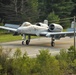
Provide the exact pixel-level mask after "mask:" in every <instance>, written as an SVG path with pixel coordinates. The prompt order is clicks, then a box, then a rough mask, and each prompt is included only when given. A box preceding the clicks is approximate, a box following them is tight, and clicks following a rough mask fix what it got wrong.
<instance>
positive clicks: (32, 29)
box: [17, 22, 62, 35]
mask: <svg viewBox="0 0 76 75" xmlns="http://www.w3.org/2000/svg"><path fill="white" fill-rule="evenodd" d="M57 28H60V30H62V27H61V26H60V25H59V26H58V25H57V27H56V28H55V30H56V29H57ZM48 29H49V26H48V25H46V24H44V23H40V26H38V25H33V24H31V23H29V22H24V23H23V24H22V26H21V27H19V28H18V29H17V31H18V33H21V34H36V35H39V33H41V32H48ZM57 30H58V31H59V29H57ZM60 32H61V31H60Z"/></svg>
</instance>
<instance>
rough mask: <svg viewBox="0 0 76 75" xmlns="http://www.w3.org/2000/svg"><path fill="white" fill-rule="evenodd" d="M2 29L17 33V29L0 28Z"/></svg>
mask: <svg viewBox="0 0 76 75" xmlns="http://www.w3.org/2000/svg"><path fill="white" fill-rule="evenodd" d="M0 29H5V30H9V31H13V32H17V29H15V28H10V27H5V26H0Z"/></svg>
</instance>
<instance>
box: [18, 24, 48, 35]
mask: <svg viewBox="0 0 76 75" xmlns="http://www.w3.org/2000/svg"><path fill="white" fill-rule="evenodd" d="M47 30H48V28H47V27H41V26H35V25H31V26H25V27H19V28H18V32H19V33H22V34H37V33H39V32H43V31H47Z"/></svg>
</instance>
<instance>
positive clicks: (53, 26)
mask: <svg viewBox="0 0 76 75" xmlns="http://www.w3.org/2000/svg"><path fill="white" fill-rule="evenodd" d="M48 30H49V31H50V32H61V31H63V27H62V26H61V25H59V24H55V23H52V24H50V25H49V29H48Z"/></svg>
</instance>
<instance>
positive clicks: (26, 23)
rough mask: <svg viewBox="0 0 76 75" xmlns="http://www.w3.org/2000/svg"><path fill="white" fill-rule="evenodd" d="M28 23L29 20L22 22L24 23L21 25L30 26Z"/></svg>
mask: <svg viewBox="0 0 76 75" xmlns="http://www.w3.org/2000/svg"><path fill="white" fill-rule="evenodd" d="M30 25H31V23H30V22H24V23H23V24H22V27H25V26H30Z"/></svg>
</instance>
